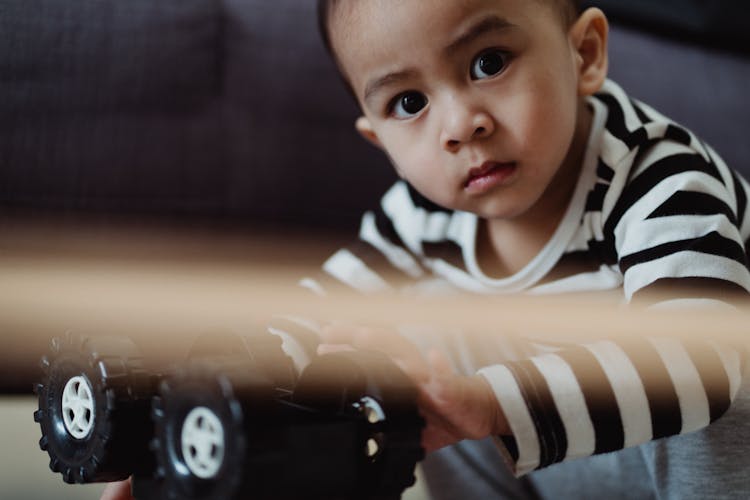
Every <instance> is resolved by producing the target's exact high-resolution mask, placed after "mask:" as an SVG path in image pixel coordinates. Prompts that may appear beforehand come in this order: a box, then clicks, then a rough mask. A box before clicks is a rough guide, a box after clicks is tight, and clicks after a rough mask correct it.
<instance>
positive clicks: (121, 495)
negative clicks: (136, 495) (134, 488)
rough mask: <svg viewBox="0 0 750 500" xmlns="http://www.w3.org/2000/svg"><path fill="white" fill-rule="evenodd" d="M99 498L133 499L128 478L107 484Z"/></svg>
mask: <svg viewBox="0 0 750 500" xmlns="http://www.w3.org/2000/svg"><path fill="white" fill-rule="evenodd" d="M100 500H134V499H133V495H132V493H131V492H130V479H127V480H125V481H119V482H117V483H109V484H107V486H106V487H105V488H104V491H103V492H102V496H101V499H100Z"/></svg>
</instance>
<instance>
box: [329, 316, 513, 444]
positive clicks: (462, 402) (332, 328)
mask: <svg viewBox="0 0 750 500" xmlns="http://www.w3.org/2000/svg"><path fill="white" fill-rule="evenodd" d="M321 341H322V344H321V345H320V347H319V349H318V352H320V353H325V352H333V351H339V350H347V349H371V350H378V351H381V352H384V353H385V354H387V355H388V356H389V357H390V358H391V359H393V361H394V362H395V363H396V364H397V365H398V366H399V367H400V368H401V369H402V370H403V371H404V372H405V373H406V374H407V375H409V376H410V377H411V378H412V379H413V380H414V382H415V384H416V386H417V391H418V392H417V404H418V406H419V410H420V412H421V414H422V416H423V417H424V419H425V421H426V424H427V425H426V427H425V429H424V431H423V432H422V446H423V447H424V448H425V450H426V451H427V452H430V451H434V450H437V449H438V448H442V447H443V446H448V445H451V444H453V443H456V442H458V441H461V440H463V439H481V438H484V437H487V436H490V435H496V434H507V433H508V432H509V431H508V426H507V423H506V421H505V417H504V415H503V413H502V410H501V409H500V405H499V404H498V402H497V399H496V398H495V395H494V393H493V392H492V389H491V388H490V385H489V384H488V383H487V381H486V380H485V379H484V377H482V376H481V375H475V376H471V377H468V376H464V375H458V374H456V373H455V372H454V371H453V370H452V368H451V366H450V363H449V362H448V360H447V359H446V357H445V356H444V355H443V354H442V353H441V352H440V351H438V350H437V349H432V350H430V352H429V353H428V354H427V356H426V357H424V356H423V355H422V354H421V353H420V352H419V350H418V349H417V347H416V346H415V345H414V344H412V343H411V342H409V341H408V340H407V339H406V338H405V337H404V336H402V335H400V334H399V333H397V332H395V331H393V330H389V329H385V328H367V327H360V326H352V325H346V324H341V323H336V324H331V325H328V326H327V327H324V328H323V332H322V334H321Z"/></svg>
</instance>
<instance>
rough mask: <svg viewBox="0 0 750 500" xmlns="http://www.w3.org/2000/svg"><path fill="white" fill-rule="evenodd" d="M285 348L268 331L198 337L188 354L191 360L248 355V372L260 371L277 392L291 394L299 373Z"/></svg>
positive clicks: (215, 333)
mask: <svg viewBox="0 0 750 500" xmlns="http://www.w3.org/2000/svg"><path fill="white" fill-rule="evenodd" d="M281 344H282V340H281V337H279V336H278V335H274V334H272V333H270V332H269V331H268V329H267V328H265V327H259V328H258V329H257V330H254V331H252V332H246V333H242V334H240V333H234V332H231V331H224V330H221V331H215V332H210V333H205V334H203V335H200V336H198V337H197V338H196V339H195V340H194V341H193V344H192V346H191V348H190V350H189V352H188V359H189V360H198V359H206V358H217V357H221V358H223V357H226V356H230V357H234V356H243V355H247V359H248V361H249V363H248V366H247V369H248V370H255V369H257V370H260V371H261V373H263V374H265V375H266V376H267V377H268V378H269V379H270V380H271V383H272V384H273V385H274V386H275V387H276V388H277V389H279V390H282V391H288V392H291V390H292V389H293V388H294V385H295V383H296V381H297V375H296V370H295V368H294V362H293V361H292V359H291V358H290V357H289V356H287V354H286V353H285V352H284V350H283V349H282V348H281Z"/></svg>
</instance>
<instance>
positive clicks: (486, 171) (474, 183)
mask: <svg viewBox="0 0 750 500" xmlns="http://www.w3.org/2000/svg"><path fill="white" fill-rule="evenodd" d="M515 170H516V164H515V162H497V161H485V162H484V163H482V164H481V165H479V166H478V167H473V168H471V169H470V170H469V175H468V176H467V177H466V180H465V181H464V189H466V190H467V191H468V192H470V193H472V194H480V193H482V192H484V191H487V190H488V189H491V188H493V187H495V186H496V185H498V184H501V183H502V182H503V181H505V180H506V179H507V178H508V177H510V176H511V174H513V172H515Z"/></svg>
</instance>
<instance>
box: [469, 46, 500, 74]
mask: <svg viewBox="0 0 750 500" xmlns="http://www.w3.org/2000/svg"><path fill="white" fill-rule="evenodd" d="M507 65H508V54H507V53H506V52H503V51H502V50H498V49H494V50H490V51H487V52H483V53H481V54H479V56H477V58H476V59H474V61H473V62H472V63H471V78H472V79H474V80H482V79H484V78H490V77H492V76H495V75H497V74H498V73H501V72H502V71H503V70H504V69H505V67H506V66H507Z"/></svg>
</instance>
